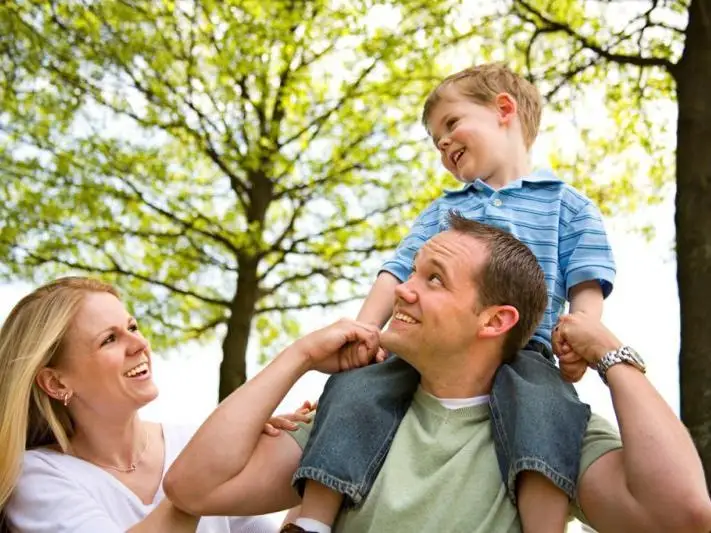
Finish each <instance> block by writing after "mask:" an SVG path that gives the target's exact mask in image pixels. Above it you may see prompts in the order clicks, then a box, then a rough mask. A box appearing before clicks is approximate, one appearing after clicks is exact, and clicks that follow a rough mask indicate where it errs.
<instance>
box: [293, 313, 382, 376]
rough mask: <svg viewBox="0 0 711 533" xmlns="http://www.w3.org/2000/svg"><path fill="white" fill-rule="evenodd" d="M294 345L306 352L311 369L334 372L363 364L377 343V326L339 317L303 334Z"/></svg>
mask: <svg viewBox="0 0 711 533" xmlns="http://www.w3.org/2000/svg"><path fill="white" fill-rule="evenodd" d="M293 347H294V348H295V349H297V350H299V351H300V352H301V353H302V354H303V355H304V356H306V358H307V360H308V363H309V368H311V369H312V370H319V371H320V372H325V373H327V374H334V373H336V372H342V371H344V370H351V369H353V368H359V367H362V366H366V365H367V364H368V363H369V362H370V361H371V360H372V359H373V358H374V357H375V355H376V354H377V352H378V348H379V347H380V330H379V329H378V328H376V327H375V326H372V325H370V324H363V323H361V322H356V321H354V320H350V319H347V318H342V319H341V320H339V321H338V322H336V323H335V324H331V325H330V326H327V327H325V328H322V329H319V330H316V331H314V332H312V333H309V334H308V335H306V336H305V337H302V338H301V339H299V340H298V341H296V342H295V343H294V344H293Z"/></svg>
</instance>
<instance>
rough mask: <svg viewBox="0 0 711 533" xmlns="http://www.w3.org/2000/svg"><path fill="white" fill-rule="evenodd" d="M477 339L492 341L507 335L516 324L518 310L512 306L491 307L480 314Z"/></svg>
mask: <svg viewBox="0 0 711 533" xmlns="http://www.w3.org/2000/svg"><path fill="white" fill-rule="evenodd" d="M481 318H482V322H481V327H480V328H479V337H480V338H482V339H492V338H494V337H499V336H501V335H504V334H505V333H507V332H508V331H509V330H510V329H511V328H512V327H514V326H515V325H516V324H517V323H518V309H516V308H515V307H514V306H513V305H492V306H491V307H489V308H488V309H485V310H484V311H482V312H481Z"/></svg>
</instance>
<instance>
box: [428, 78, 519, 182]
mask: <svg viewBox="0 0 711 533" xmlns="http://www.w3.org/2000/svg"><path fill="white" fill-rule="evenodd" d="M442 96H443V97H442V100H441V101H440V102H439V103H438V104H437V105H436V106H435V107H434V109H432V112H431V113H430V116H429V119H428V129H429V131H430V133H431V135H432V140H433V142H434V144H435V146H436V147H437V149H438V150H439V152H440V156H441V159H442V164H443V165H444V167H445V168H446V169H447V170H448V171H449V172H451V173H452V175H454V177H455V178H457V179H458V180H459V181H462V182H465V183H468V182H471V181H474V180H475V179H477V178H481V179H483V180H484V181H486V179H487V178H488V177H490V176H491V175H492V174H494V173H496V172H497V170H498V167H499V166H500V164H501V161H500V155H501V154H502V152H503V150H504V149H505V147H506V143H507V139H506V135H505V132H504V129H502V127H501V124H500V117H499V114H498V113H497V111H496V109H495V108H493V107H490V106H485V105H481V104H477V103H475V102H473V101H471V100H470V99H468V98H466V97H465V96H462V95H461V94H460V93H459V91H457V89H456V88H455V87H450V88H449V89H447V91H446V92H445V94H443V95H442Z"/></svg>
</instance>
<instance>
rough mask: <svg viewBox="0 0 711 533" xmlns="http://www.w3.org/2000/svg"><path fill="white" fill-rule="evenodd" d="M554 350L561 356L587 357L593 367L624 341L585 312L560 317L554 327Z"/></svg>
mask: <svg viewBox="0 0 711 533" xmlns="http://www.w3.org/2000/svg"><path fill="white" fill-rule="evenodd" d="M552 344H553V352H554V353H555V354H556V355H557V356H558V357H560V358H564V357H565V356H566V355H568V354H574V355H575V356H577V357H580V358H583V359H585V361H586V362H587V363H588V364H589V365H590V366H592V367H594V366H595V365H597V363H598V362H599V361H600V359H601V358H602V357H603V356H604V355H605V354H606V353H607V352H609V351H610V350H616V349H617V348H619V347H620V346H622V343H621V342H620V341H619V339H618V338H617V337H615V335H614V334H613V333H612V332H611V331H610V330H609V329H607V328H606V327H605V326H604V325H603V324H602V322H600V321H599V320H596V319H593V318H591V317H589V316H586V315H585V314H583V313H573V314H570V315H565V316H562V317H560V320H559V321H558V324H557V325H556V327H555V328H554V329H553V338H552Z"/></svg>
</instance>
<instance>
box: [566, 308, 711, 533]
mask: <svg viewBox="0 0 711 533" xmlns="http://www.w3.org/2000/svg"><path fill="white" fill-rule="evenodd" d="M561 342H566V343H567V344H569V345H570V346H571V348H572V349H573V350H574V351H575V352H576V353H578V354H579V355H580V356H582V357H584V358H585V359H586V360H587V361H588V362H589V363H591V364H596V363H597V362H598V361H599V360H600V359H601V358H602V357H603V356H604V355H605V354H606V353H607V352H608V351H611V350H616V349H617V348H619V347H620V346H621V345H622V344H621V343H620V341H619V340H618V339H617V338H616V337H615V336H614V335H613V334H612V333H611V332H610V331H609V330H608V329H607V328H605V326H603V325H602V324H601V323H600V322H598V321H596V320H593V319H590V318H589V317H586V316H584V315H568V316H565V317H563V318H562V319H561V321H560V325H559V327H558V328H557V330H556V331H555V333H554V343H561ZM607 380H608V383H609V386H610V394H611V395H612V402H613V405H614V408H615V414H616V416H617V420H618V423H619V426H620V433H621V437H622V445H623V448H622V449H621V450H616V451H612V452H609V453H607V454H605V455H603V456H602V457H601V458H600V459H598V460H597V461H595V462H594V463H593V464H592V465H591V466H590V467H589V468H588V469H587V470H586V471H585V473H584V474H583V476H582V478H581V480H580V483H579V487H578V491H579V492H578V499H579V503H580V505H581V508H582V511H583V513H584V514H585V516H586V518H587V519H588V520H589V521H590V524H591V525H592V526H593V527H594V528H595V529H596V530H597V531H599V532H600V533H608V532H609V533H617V532H621V531H624V532H625V533H634V532H645V533H649V532H655V531H659V532H660V533H661V532H664V533H673V532H679V533H682V532H683V533H695V532H699V533H709V531H711V501H710V500H709V496H708V493H707V490H706V481H705V479H704V473H703V468H702V466H701V461H700V459H699V456H698V454H697V453H696V449H695V448H694V444H693V442H692V440H691V438H690V436H689V433H688V431H687V430H686V428H685V427H684V426H683V424H682V423H681V422H680V421H679V419H678V418H677V417H676V416H675V415H674V413H673V412H672V410H671V409H670V408H669V406H668V405H667V404H666V402H665V401H664V400H663V398H662V397H661V396H660V395H659V393H658V392H657V391H656V389H655V388H654V387H653V386H652V385H651V384H650V383H649V381H648V380H647V378H646V377H645V376H644V374H642V373H641V372H639V371H638V370H637V369H635V368H634V367H632V366H630V365H626V364H617V365H614V366H613V367H611V368H610V369H609V370H608V372H607Z"/></svg>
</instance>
